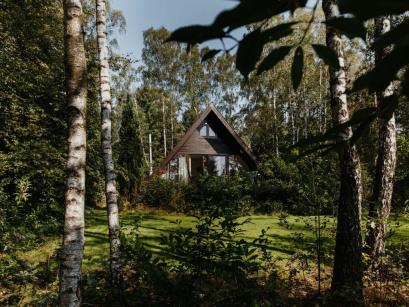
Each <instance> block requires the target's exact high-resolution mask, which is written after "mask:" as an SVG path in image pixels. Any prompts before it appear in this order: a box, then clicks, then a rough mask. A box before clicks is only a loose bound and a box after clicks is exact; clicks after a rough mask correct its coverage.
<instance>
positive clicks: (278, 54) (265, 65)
mask: <svg viewBox="0 0 409 307" xmlns="http://www.w3.org/2000/svg"><path fill="white" fill-rule="evenodd" d="M290 50H291V47H290V46H282V47H279V48H277V49H274V50H272V51H271V52H270V53H269V55H268V56H266V57H265V58H264V60H263V61H262V62H261V63H260V65H259V66H258V69H257V75H260V74H261V73H263V72H264V71H266V70H269V69H272V68H273V67H274V66H275V65H277V63H278V62H280V61H281V60H282V59H284V58H285V56H286V55H287V54H288V53H289V52H290Z"/></svg>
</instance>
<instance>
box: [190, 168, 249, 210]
mask: <svg viewBox="0 0 409 307" xmlns="http://www.w3.org/2000/svg"><path fill="white" fill-rule="evenodd" d="M250 184H251V181H250V180H249V178H247V177H246V176H241V175H235V176H230V177H226V176H202V177H199V178H197V179H195V180H194V181H193V182H192V183H191V184H189V185H187V186H186V189H185V192H184V193H185V201H186V204H187V211H188V212H192V213H196V214H210V215H216V216H217V214H221V213H224V214H226V213H227V212H229V213H230V214H233V215H246V214H247V213H249V212H250V210H251V209H252V202H251V197H250Z"/></svg>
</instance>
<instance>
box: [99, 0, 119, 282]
mask: <svg viewBox="0 0 409 307" xmlns="http://www.w3.org/2000/svg"><path fill="white" fill-rule="evenodd" d="M96 6H97V7H96V11H97V35H98V57H99V64H100V68H99V78H100V96H101V97H100V99H101V145H102V155H103V160H104V170H105V197H106V202H107V209H108V229H109V244H110V282H111V285H112V286H113V287H116V288H119V285H120V280H121V264H120V245H121V242H120V226H119V215H118V199H117V190H116V178H115V168H114V161H113V159H112V101H111V86H110V78H109V61H108V44H107V31H106V2H105V0H97V1H96Z"/></svg>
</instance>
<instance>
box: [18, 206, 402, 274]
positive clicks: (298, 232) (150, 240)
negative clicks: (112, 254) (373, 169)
mask: <svg viewBox="0 0 409 307" xmlns="http://www.w3.org/2000/svg"><path fill="white" fill-rule="evenodd" d="M247 218H248V219H249V220H250V221H249V223H247V224H245V225H243V227H242V228H243V230H244V231H243V233H242V234H241V235H240V236H239V237H238V238H237V239H241V238H243V239H245V240H246V241H248V242H251V241H252V240H254V239H255V238H257V237H258V236H259V235H260V234H261V231H262V230H263V229H266V230H267V229H268V232H267V234H268V239H269V240H270V243H269V248H270V250H271V251H272V254H273V256H278V257H284V258H287V257H289V256H291V255H293V254H294V253H296V252H299V251H303V250H306V249H311V248H312V246H313V244H314V242H315V233H314V229H313V226H314V217H298V216H291V215H290V216H287V217H286V218H285V219H283V216H280V215H278V214H275V215H271V216H268V215H252V216H249V217H245V218H241V220H244V219H247ZM321 219H322V222H323V223H325V227H324V229H323V231H322V242H323V248H324V250H327V251H331V250H332V248H333V245H334V239H335V226H334V219H333V218H328V217H322V218H321ZM138 224H139V227H138V231H139V236H140V239H141V240H142V241H143V243H144V245H145V247H146V248H147V249H148V250H150V251H152V252H153V253H154V254H155V255H157V256H163V254H162V252H163V249H164V246H162V245H161V244H160V238H161V236H164V235H165V236H166V235H168V234H169V233H171V232H174V231H177V230H178V229H180V227H183V228H189V227H191V228H193V227H194V225H195V218H194V217H190V216H185V215H176V214H168V213H164V212H157V213H155V212H144V211H142V212H124V213H122V214H121V226H122V229H123V232H124V233H125V234H126V233H129V232H130V231H131V230H132V229H133V228H135V226H136V225H138ZM390 224H391V229H392V236H391V237H390V238H389V239H388V243H389V244H395V245H396V244H400V243H403V242H405V241H406V242H407V240H408V239H409V217H408V216H403V217H402V216H401V217H399V219H395V218H393V217H392V218H391V220H390ZM85 237H86V243H85V251H84V260H83V270H84V272H85V273H87V272H92V271H95V270H101V269H102V270H104V268H106V267H107V264H108V257H109V241H108V228H107V214H106V211H105V210H89V211H88V212H87V215H86V230H85ZM60 244H61V238H56V237H51V238H48V239H47V240H46V242H45V243H44V244H43V245H41V246H39V247H38V248H36V249H34V250H31V251H28V252H21V253H20V254H19V257H20V258H21V259H24V260H25V261H27V262H30V263H39V262H45V261H47V259H49V258H50V257H51V255H52V254H53V253H55V251H56V250H57V249H58V248H59V246H60Z"/></svg>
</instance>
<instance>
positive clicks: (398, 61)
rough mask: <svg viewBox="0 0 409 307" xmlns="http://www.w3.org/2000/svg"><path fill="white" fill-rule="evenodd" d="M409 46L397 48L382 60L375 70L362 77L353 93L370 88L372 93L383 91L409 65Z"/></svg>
mask: <svg viewBox="0 0 409 307" xmlns="http://www.w3.org/2000/svg"><path fill="white" fill-rule="evenodd" d="M408 54H409V45H400V46H396V47H395V48H394V49H393V51H392V52H390V53H389V54H388V55H386V56H385V57H384V58H383V59H382V60H380V61H379V62H378V63H377V64H376V66H375V68H374V69H373V70H371V71H369V72H367V73H365V74H364V75H362V76H360V77H359V78H358V79H357V80H356V81H355V82H354V85H353V89H352V91H358V90H362V89H364V88H368V89H369V91H370V92H374V91H383V90H384V89H385V88H386V87H387V86H388V85H389V84H390V83H391V82H392V81H393V80H395V79H396V78H397V74H398V72H399V70H400V69H402V68H403V67H405V66H406V65H408V64H409V56H408Z"/></svg>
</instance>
